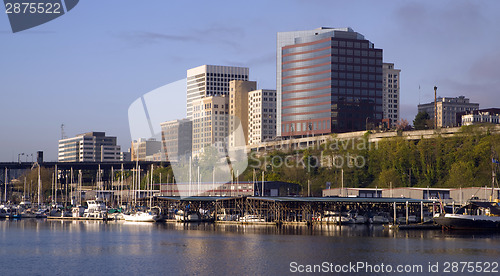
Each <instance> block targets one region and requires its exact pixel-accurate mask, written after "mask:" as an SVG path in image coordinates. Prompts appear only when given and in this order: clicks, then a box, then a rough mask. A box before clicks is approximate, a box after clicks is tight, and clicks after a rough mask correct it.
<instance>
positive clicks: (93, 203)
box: [72, 198, 108, 220]
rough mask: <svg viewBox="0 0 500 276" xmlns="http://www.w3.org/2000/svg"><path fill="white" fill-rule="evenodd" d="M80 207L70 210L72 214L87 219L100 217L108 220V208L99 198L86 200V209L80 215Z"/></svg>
mask: <svg viewBox="0 0 500 276" xmlns="http://www.w3.org/2000/svg"><path fill="white" fill-rule="evenodd" d="M80 212H81V209H80V208H78V210H76V208H74V209H73V210H72V216H73V217H78V216H81V217H83V218H88V219H102V220H108V208H107V207H106V203H104V201H102V200H101V199H98V198H96V199H94V200H87V209H85V210H84V211H83V214H81V215H80Z"/></svg>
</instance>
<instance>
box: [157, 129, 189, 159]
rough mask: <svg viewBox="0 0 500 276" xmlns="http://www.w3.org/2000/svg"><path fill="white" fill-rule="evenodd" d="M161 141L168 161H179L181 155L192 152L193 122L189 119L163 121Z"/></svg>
mask: <svg viewBox="0 0 500 276" xmlns="http://www.w3.org/2000/svg"><path fill="white" fill-rule="evenodd" d="M160 125H161V141H162V145H163V152H164V153H165V157H166V159H167V160H168V161H179V157H180V156H185V155H188V154H190V153H191V148H192V142H191V141H192V140H191V139H192V135H193V122H192V121H190V120H188V119H182V120H173V121H168V122H163V123H161V124H160Z"/></svg>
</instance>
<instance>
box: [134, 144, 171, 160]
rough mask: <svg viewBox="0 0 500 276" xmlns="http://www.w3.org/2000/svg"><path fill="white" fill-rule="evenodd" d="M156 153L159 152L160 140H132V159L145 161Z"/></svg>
mask: <svg viewBox="0 0 500 276" xmlns="http://www.w3.org/2000/svg"><path fill="white" fill-rule="evenodd" d="M158 153H161V142H160V141H156V139H154V138H150V139H144V138H140V139H139V140H134V141H132V147H131V160H132V161H147V160H148V159H149V158H150V157H151V156H153V155H154V154H158ZM148 156H149V157H148ZM158 161H160V160H158ZM161 161H164V160H161Z"/></svg>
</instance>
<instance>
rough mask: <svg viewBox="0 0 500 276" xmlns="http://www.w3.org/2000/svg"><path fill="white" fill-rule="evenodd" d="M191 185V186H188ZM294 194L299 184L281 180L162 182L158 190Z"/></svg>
mask: <svg viewBox="0 0 500 276" xmlns="http://www.w3.org/2000/svg"><path fill="white" fill-rule="evenodd" d="M190 186H191V187H190ZM262 188H264V196H271V197H274V196H296V195H298V194H299V193H300V185H298V184H295V183H289V182H281V181H264V186H262V181H256V182H251V181H240V182H238V181H233V182H228V183H213V182H202V183H192V184H191V185H189V183H162V184H161V187H160V190H161V195H162V196H180V195H181V194H180V193H179V191H182V192H183V194H184V195H187V194H188V193H189V194H192V195H196V196H235V197H237V196H262V193H261V191H262Z"/></svg>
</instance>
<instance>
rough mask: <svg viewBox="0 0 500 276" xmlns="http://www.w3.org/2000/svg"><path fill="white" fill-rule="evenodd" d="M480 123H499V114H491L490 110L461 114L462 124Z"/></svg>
mask: <svg viewBox="0 0 500 276" xmlns="http://www.w3.org/2000/svg"><path fill="white" fill-rule="evenodd" d="M481 123H491V124H499V123H500V114H493V113H490V112H478V113H477V114H475V113H472V114H466V115H462V125H463V126H470V125H475V124H481Z"/></svg>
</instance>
